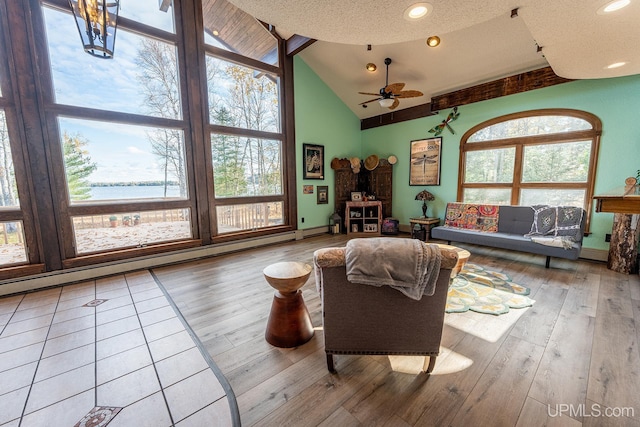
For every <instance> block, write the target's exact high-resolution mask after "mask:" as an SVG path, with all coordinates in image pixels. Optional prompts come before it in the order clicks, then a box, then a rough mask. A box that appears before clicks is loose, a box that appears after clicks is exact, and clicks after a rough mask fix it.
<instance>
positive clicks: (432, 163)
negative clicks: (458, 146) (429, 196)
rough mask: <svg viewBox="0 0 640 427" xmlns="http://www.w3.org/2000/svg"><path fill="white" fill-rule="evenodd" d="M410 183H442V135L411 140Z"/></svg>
mask: <svg viewBox="0 0 640 427" xmlns="http://www.w3.org/2000/svg"><path fill="white" fill-rule="evenodd" d="M410 153H411V158H410V166H409V185H440V159H441V156H442V137H438V138H428V139H417V140H414V141H411V151H410Z"/></svg>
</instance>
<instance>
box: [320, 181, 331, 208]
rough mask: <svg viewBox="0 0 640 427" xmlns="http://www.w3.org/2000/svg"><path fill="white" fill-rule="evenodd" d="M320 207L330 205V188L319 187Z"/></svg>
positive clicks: (325, 186) (326, 186)
mask: <svg viewBox="0 0 640 427" xmlns="http://www.w3.org/2000/svg"><path fill="white" fill-rule="evenodd" d="M317 197H318V203H317V204H318V205H326V204H327V203H329V186H328V185H318V196H317Z"/></svg>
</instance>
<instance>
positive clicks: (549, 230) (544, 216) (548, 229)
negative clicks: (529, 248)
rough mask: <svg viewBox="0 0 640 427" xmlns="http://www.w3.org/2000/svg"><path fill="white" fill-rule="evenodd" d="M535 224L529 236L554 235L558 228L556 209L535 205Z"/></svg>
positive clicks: (533, 207) (532, 207)
mask: <svg viewBox="0 0 640 427" xmlns="http://www.w3.org/2000/svg"><path fill="white" fill-rule="evenodd" d="M531 209H533V224H531V231H530V232H529V234H528V236H546V235H549V234H553V233H554V230H555V228H556V209H555V208H554V207H551V206H549V205H533V206H531Z"/></svg>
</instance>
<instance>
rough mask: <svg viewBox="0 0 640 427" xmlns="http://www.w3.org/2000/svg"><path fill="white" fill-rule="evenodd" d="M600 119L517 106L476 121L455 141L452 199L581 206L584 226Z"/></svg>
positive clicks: (599, 130)
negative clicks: (457, 165) (455, 177)
mask: <svg viewBox="0 0 640 427" xmlns="http://www.w3.org/2000/svg"><path fill="white" fill-rule="evenodd" d="M601 133H602V124H601V122H600V119H598V118H597V117H596V116H594V115H593V114H590V113H587V112H585V111H578V110H569V109H544V110H533V111H523V112H520V113H514V114H509V115H506V116H502V117H497V118H494V119H491V120H488V121H486V122H484V123H480V124H479V125H477V126H474V127H473V128H471V129H470V130H469V131H468V132H467V133H465V134H464V136H463V137H462V140H461V142H460V152H461V154H460V169H459V170H460V175H459V180H458V200H459V201H464V202H468V203H492V204H511V205H525V206H529V205H538V204H549V205H562V206H581V207H583V208H584V209H585V210H586V211H587V222H586V228H585V231H586V232H588V230H589V223H590V218H591V203H592V197H593V185H594V180H595V173H596V164H597V160H598V147H599V143H600V134H601Z"/></svg>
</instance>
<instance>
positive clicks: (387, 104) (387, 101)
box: [378, 98, 393, 108]
mask: <svg viewBox="0 0 640 427" xmlns="http://www.w3.org/2000/svg"><path fill="white" fill-rule="evenodd" d="M378 102H379V103H380V106H381V107H383V108H389V107H391V106H392V105H393V99H391V98H382V99H381V100H380V101H378Z"/></svg>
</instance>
